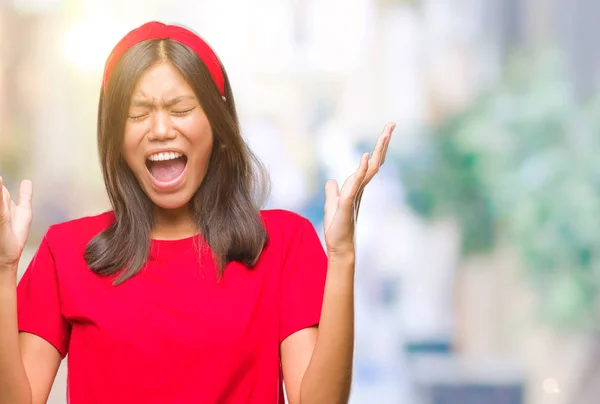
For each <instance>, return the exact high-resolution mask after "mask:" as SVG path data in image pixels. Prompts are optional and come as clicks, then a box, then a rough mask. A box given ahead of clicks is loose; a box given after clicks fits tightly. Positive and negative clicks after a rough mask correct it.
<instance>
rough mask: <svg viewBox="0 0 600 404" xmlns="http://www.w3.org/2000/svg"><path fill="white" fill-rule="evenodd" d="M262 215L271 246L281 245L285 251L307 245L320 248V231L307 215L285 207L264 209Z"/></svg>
mask: <svg viewBox="0 0 600 404" xmlns="http://www.w3.org/2000/svg"><path fill="white" fill-rule="evenodd" d="M261 216H262V219H263V223H264V225H265V228H266V229H267V233H268V235H269V241H268V244H269V245H270V246H271V247H274V248H277V247H279V248H281V249H282V250H283V251H289V250H290V249H294V248H307V246H309V247H310V248H312V247H313V246H315V247H319V248H320V246H321V241H320V237H319V235H318V232H317V230H316V229H315V227H314V226H313V224H312V223H311V222H310V220H308V219H307V218H306V217H304V216H302V215H299V214H298V213H294V212H291V211H288V210H283V209H273V210H262V211H261ZM276 246H277V247H276Z"/></svg>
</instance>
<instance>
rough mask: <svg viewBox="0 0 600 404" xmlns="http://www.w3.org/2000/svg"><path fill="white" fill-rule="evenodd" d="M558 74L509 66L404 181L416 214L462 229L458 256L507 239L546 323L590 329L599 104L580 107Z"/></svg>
mask: <svg viewBox="0 0 600 404" xmlns="http://www.w3.org/2000/svg"><path fill="white" fill-rule="evenodd" d="M560 67H561V64H560V59H559V58H557V57H556V56H555V55H550V56H548V55H546V56H544V57H542V58H539V59H535V60H534V59H531V58H525V57H517V58H515V61H514V62H513V63H512V64H511V65H510V67H509V68H508V69H507V72H506V77H505V79H504V80H503V82H502V83H501V84H500V85H499V86H497V87H496V88H495V89H493V91H491V92H489V93H488V94H486V95H483V96H482V97H480V98H479V99H477V100H476V102H475V103H474V104H473V105H472V106H471V107H470V108H468V109H467V110H465V111H464V112H462V113H461V114H459V115H458V116H455V117H452V118H451V119H449V120H448V121H447V122H445V123H444V124H442V125H441V126H440V127H439V128H436V129H435V130H433V131H431V133H429V135H428V136H426V139H427V140H426V142H425V144H424V146H423V148H422V149H423V150H422V151H421V152H420V153H418V154H417V155H415V156H411V158H410V159H407V160H406V161H404V164H403V167H402V176H403V180H404V184H405V186H406V189H407V198H408V202H409V204H410V205H411V206H412V207H413V208H414V209H415V210H416V211H417V212H419V213H420V214H422V215H425V216H427V217H439V216H448V215H451V216H453V217H455V218H456V219H457V220H458V221H459V222H460V224H461V225H462V229H463V237H464V239H463V253H464V254H465V255H468V254H472V253H481V252H486V251H489V250H491V249H492V248H493V247H494V245H495V244H496V243H497V242H498V240H499V239H502V240H508V241H509V242H511V243H512V244H513V245H514V247H515V248H516V249H517V250H518V251H519V252H520V254H521V256H522V259H523V262H524V263H525V265H526V267H527V273H528V275H529V279H530V280H531V282H532V285H534V287H535V288H536V290H538V291H539V293H540V298H541V299H540V300H541V303H542V304H541V307H542V314H543V316H544V319H546V320H548V321H550V322H552V323H553V324H555V325H557V326H561V327H571V328H572V327H586V328H589V327H596V325H600V321H599V320H600V316H598V314H600V313H599V312H598V306H599V304H600V298H599V296H598V291H599V289H600V228H599V226H598V225H597V223H596V220H598V218H600V131H599V129H600V98H599V99H598V100H592V101H591V102H587V103H586V104H585V105H582V103H581V102H578V101H577V99H576V97H575V96H574V95H573V93H572V90H571V88H570V87H569V85H568V81H567V80H566V79H565V76H564V75H563V74H562V71H561V68H560ZM597 319H598V320H597Z"/></svg>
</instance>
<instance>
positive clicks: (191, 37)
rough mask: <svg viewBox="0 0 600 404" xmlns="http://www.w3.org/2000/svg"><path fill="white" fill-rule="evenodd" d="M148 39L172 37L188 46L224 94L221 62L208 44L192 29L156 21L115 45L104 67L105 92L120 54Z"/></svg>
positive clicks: (129, 34) (139, 28)
mask: <svg viewBox="0 0 600 404" xmlns="http://www.w3.org/2000/svg"><path fill="white" fill-rule="evenodd" d="M149 39H172V40H174V41H177V42H179V43H182V44H183V45H187V46H188V47H190V48H191V49H192V50H193V51H194V52H195V53H196V55H198V57H199V58H200V60H202V62H204V64H205V65H206V67H207V68H208V71H209V72H210V75H211V76H212V78H213V80H214V82H215V84H216V85H217V87H218V89H219V93H221V95H222V96H225V78H224V76H223V70H222V69H221V63H220V62H219V59H218V58H217V55H215V53H214V52H213V50H212V49H211V48H210V46H208V44H207V43H206V42H204V41H203V40H202V38H200V37H199V36H198V35H196V34H195V33H193V32H192V31H189V30H187V29H185V28H183V27H179V26H177V25H165V24H163V23H161V22H157V21H152V22H148V23H146V24H144V25H142V26H140V27H138V28H136V29H134V30H133V31H131V32H129V33H128V34H127V35H125V36H124V37H123V39H121V40H120V41H119V43H118V44H117V45H116V46H115V48H114V49H113V51H112V52H111V53H110V55H109V56H108V59H107V60H106V66H105V68H104V77H103V79H102V88H103V90H104V91H105V92H106V87H107V85H108V79H109V78H110V74H111V73H112V70H113V68H114V67H115V64H116V63H117V61H118V60H119V59H120V58H121V56H123V54H124V53H125V52H127V51H128V50H129V48H131V47H132V46H134V45H137V44H138V43H140V42H143V41H146V40H149Z"/></svg>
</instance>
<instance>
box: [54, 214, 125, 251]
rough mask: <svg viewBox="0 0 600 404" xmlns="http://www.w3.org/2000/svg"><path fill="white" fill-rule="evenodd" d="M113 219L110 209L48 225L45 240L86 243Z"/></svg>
mask: <svg viewBox="0 0 600 404" xmlns="http://www.w3.org/2000/svg"><path fill="white" fill-rule="evenodd" d="M114 221H115V215H114V213H113V212H112V211H109V212H104V213H101V214H99V215H95V216H86V217H82V218H78V219H74V220H70V221H67V222H63V223H58V224H54V225H52V226H50V228H49V229H48V232H47V233H46V241H47V242H48V243H50V244H54V243H57V242H58V243H61V244H63V243H65V242H67V243H69V242H71V243H74V244H83V245H87V243H89V242H90V241H91V240H92V239H93V238H94V237H95V236H97V235H98V234H99V233H101V232H102V231H104V230H105V229H107V228H108V227H109V226H110V225H111V224H113V223H114Z"/></svg>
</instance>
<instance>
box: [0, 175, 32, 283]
mask: <svg viewBox="0 0 600 404" xmlns="http://www.w3.org/2000/svg"><path fill="white" fill-rule="evenodd" d="M0 190H2V195H1V196H2V197H1V198H0V272H2V271H3V270H6V269H9V268H10V269H11V270H16V268H17V265H18V264H19V259H20V258H21V254H22V253H23V248H25V243H26V242H27V237H28V236H29V228H30V226H31V196H32V192H33V185H32V183H31V181H23V182H21V187H20V189H19V201H18V203H15V202H14V201H13V200H12V198H11V197H10V193H9V192H8V189H6V187H5V186H4V184H3V182H2V177H0Z"/></svg>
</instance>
